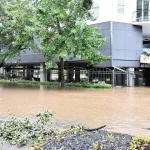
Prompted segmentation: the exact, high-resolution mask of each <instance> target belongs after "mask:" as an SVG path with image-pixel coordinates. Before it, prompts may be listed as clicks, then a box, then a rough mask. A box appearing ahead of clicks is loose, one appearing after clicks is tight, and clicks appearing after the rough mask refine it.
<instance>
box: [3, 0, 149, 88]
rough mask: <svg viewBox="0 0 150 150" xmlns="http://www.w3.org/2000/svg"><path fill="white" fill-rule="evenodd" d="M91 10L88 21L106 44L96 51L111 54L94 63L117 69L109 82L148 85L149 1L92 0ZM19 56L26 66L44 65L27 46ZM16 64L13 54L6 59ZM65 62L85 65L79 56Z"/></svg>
mask: <svg viewBox="0 0 150 150" xmlns="http://www.w3.org/2000/svg"><path fill="white" fill-rule="evenodd" d="M91 12H92V13H93V15H94V17H95V18H96V19H95V21H92V22H91V21H88V22H87V23H88V24H91V25H94V26H96V27H98V28H99V30H100V32H101V34H102V36H103V37H104V38H106V44H105V45H104V46H103V47H101V48H100V49H99V51H100V52H101V53H103V54H105V55H108V56H111V58H110V59H109V60H107V61H103V62H102V63H101V64H98V65H96V66H94V67H95V68H98V69H99V71H100V70H101V69H104V68H108V69H109V70H111V71H113V70H117V71H120V72H119V73H118V74H116V75H115V79H113V78H114V76H113V77H112V75H111V83H112V82H113V80H116V85H127V86H134V85H139V84H140V82H141V80H142V81H143V80H145V84H147V85H150V80H149V79H148V76H149V75H150V69H149V68H150V58H149V54H150V1H149V0H93V8H92V10H91ZM20 58H21V59H20V61H19V63H20V65H22V66H24V67H26V68H32V67H33V66H40V69H41V70H43V69H44V62H45V58H44V56H43V55H41V54H36V53H34V52H33V51H31V50H26V52H25V53H24V52H22V53H21V57H20ZM16 64H17V62H16V58H15V59H14V58H12V59H9V60H7V61H6V65H7V66H8V65H9V66H12V65H16ZM58 64H59V63H58ZM65 64H66V66H70V67H85V66H86V64H85V62H83V61H82V60H78V59H76V60H73V61H69V60H68V61H66V62H65ZM140 71H141V72H140ZM141 74H144V75H143V76H142V75H141ZM44 76H45V75H44V74H41V77H42V78H43V79H41V81H44V80H45V77H44ZM142 84H143V83H142Z"/></svg>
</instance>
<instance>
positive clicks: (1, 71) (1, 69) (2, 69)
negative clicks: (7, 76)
mask: <svg viewBox="0 0 150 150" xmlns="http://www.w3.org/2000/svg"><path fill="white" fill-rule="evenodd" d="M0 74H2V75H4V67H1V68H0Z"/></svg>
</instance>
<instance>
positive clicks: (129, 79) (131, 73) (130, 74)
mask: <svg viewBox="0 0 150 150" xmlns="http://www.w3.org/2000/svg"><path fill="white" fill-rule="evenodd" d="M134 78H135V74H134V68H128V69H127V86H129V87H133V86H134Z"/></svg>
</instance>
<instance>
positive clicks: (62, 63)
mask: <svg viewBox="0 0 150 150" xmlns="http://www.w3.org/2000/svg"><path fill="white" fill-rule="evenodd" d="M60 76H61V81H60V83H61V87H64V86H65V79H64V59H63V58H62V57H60Z"/></svg>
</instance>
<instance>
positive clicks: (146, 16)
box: [132, 11, 150, 24]
mask: <svg viewBox="0 0 150 150" xmlns="http://www.w3.org/2000/svg"><path fill="white" fill-rule="evenodd" d="M132 22H133V23H139V24H141V23H146V22H149V23H150V11H134V12H133V19H132Z"/></svg>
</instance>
